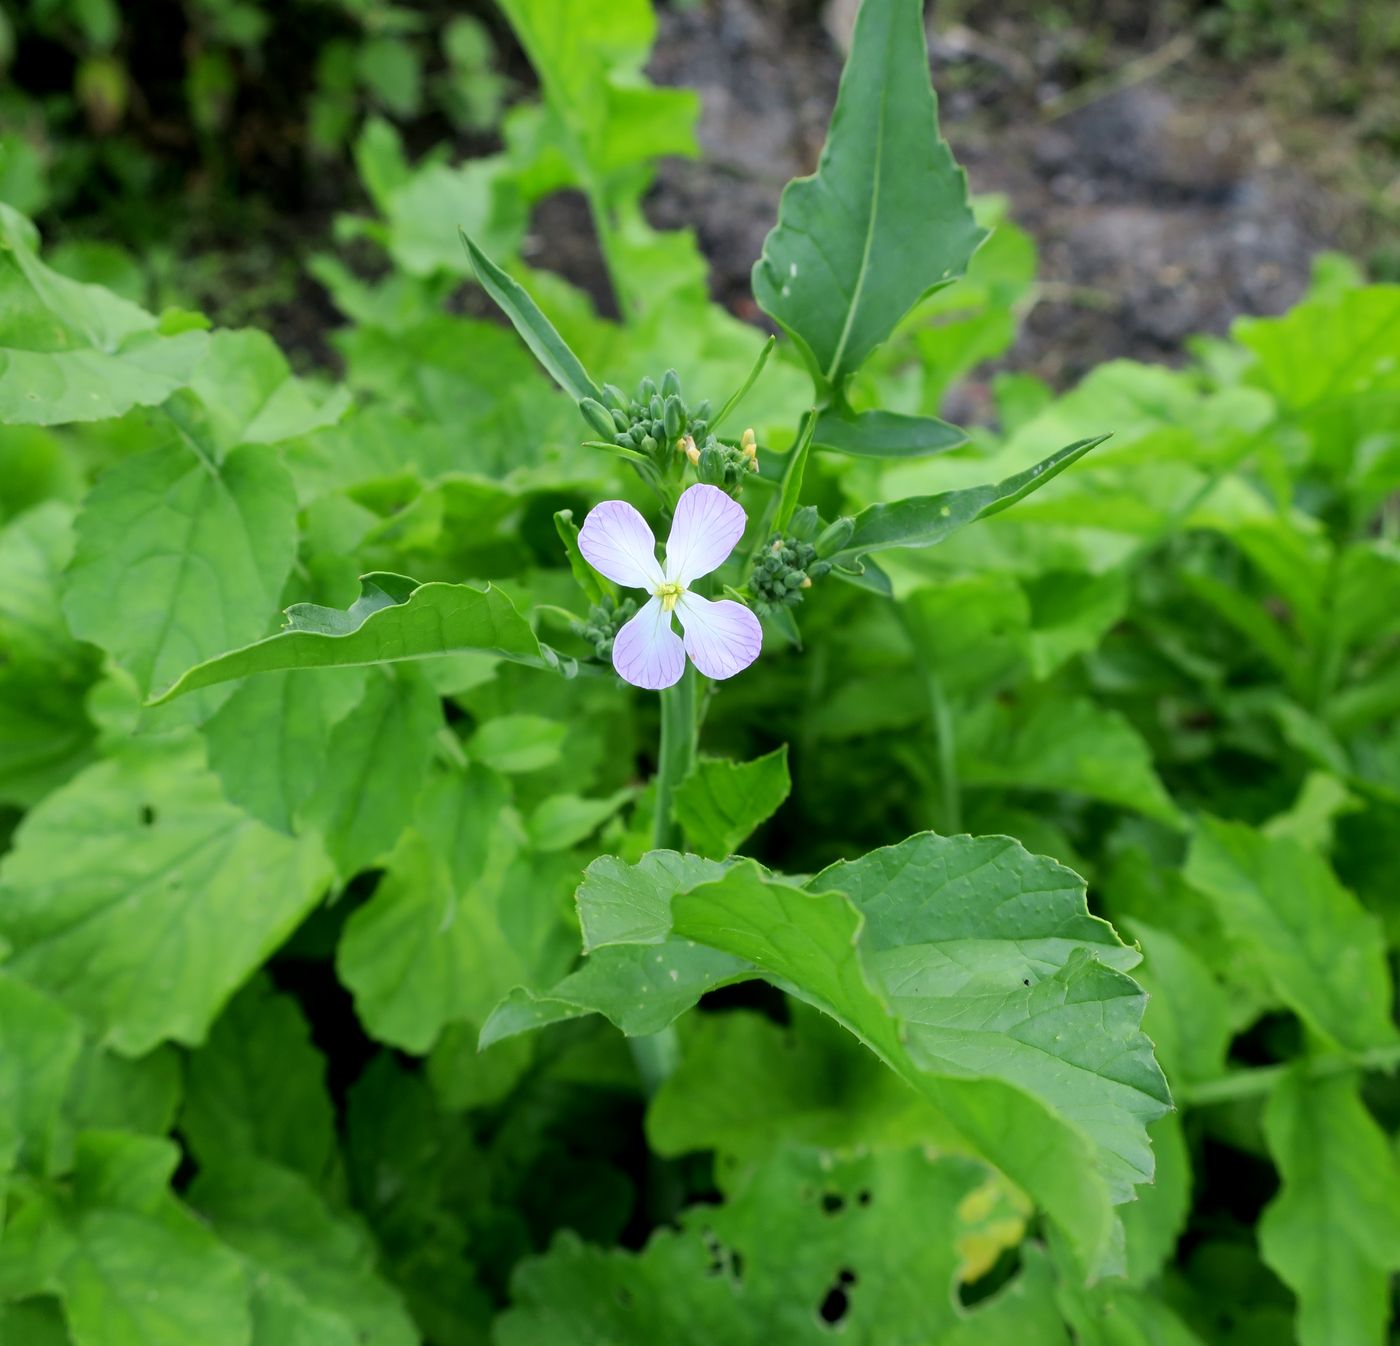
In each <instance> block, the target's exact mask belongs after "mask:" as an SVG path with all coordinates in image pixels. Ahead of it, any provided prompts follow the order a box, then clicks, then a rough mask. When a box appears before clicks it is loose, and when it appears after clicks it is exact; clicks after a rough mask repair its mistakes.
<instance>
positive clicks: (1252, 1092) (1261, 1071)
mask: <svg viewBox="0 0 1400 1346" xmlns="http://www.w3.org/2000/svg"><path fill="white" fill-rule="evenodd" d="M1397 1066H1400V1047H1394V1046H1392V1047H1373V1048H1372V1049H1371V1050H1370V1051H1366V1052H1358V1053H1357V1054H1356V1055H1355V1056H1323V1057H1319V1058H1318V1059H1316V1060H1314V1061H1309V1062H1307V1063H1306V1064H1305V1065H1304V1067H1303V1069H1304V1070H1305V1071H1306V1072H1307V1074H1308V1075H1309V1076H1310V1077H1311V1078H1313V1079H1318V1080H1321V1079H1328V1078H1330V1077H1331V1076H1333V1075H1343V1074H1345V1073H1346V1072H1347V1071H1349V1070H1394V1069H1395V1068H1396V1067H1397ZM1292 1069H1294V1067H1293V1066H1291V1065H1279V1066H1258V1067H1256V1068H1255V1069H1253V1070H1237V1071H1235V1072H1233V1073H1232V1074H1229V1075H1222V1076H1221V1077H1220V1078H1219V1079H1215V1080H1203V1081H1202V1082H1201V1083H1199V1084H1193V1085H1190V1086H1189V1087H1187V1088H1185V1089H1183V1090H1182V1091H1181V1099H1180V1101H1181V1102H1182V1104H1183V1105H1185V1106H1186V1107H1191V1108H1204V1107H1209V1106H1210V1105H1211V1104H1213V1103H1233V1102H1235V1101H1237V1100H1238V1099H1242V1098H1257V1097H1259V1096H1260V1095H1261V1094H1267V1093H1269V1092H1271V1091H1272V1090H1273V1088H1274V1086H1275V1085H1277V1084H1278V1082H1279V1081H1280V1080H1281V1079H1282V1078H1283V1077H1284V1076H1285V1075H1286V1074H1287V1073H1288V1072H1289V1071H1290V1070H1292Z"/></svg>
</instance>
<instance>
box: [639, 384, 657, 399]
mask: <svg viewBox="0 0 1400 1346" xmlns="http://www.w3.org/2000/svg"><path fill="white" fill-rule="evenodd" d="M656 393H657V387H656V380H655V379H651V378H645V379H643V380H642V381H641V383H640V384H639V385H638V387H637V401H638V402H642V403H646V402H650V401H651V399H652V398H653V397H655V396H656Z"/></svg>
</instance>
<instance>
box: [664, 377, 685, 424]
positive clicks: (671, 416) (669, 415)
mask: <svg viewBox="0 0 1400 1346" xmlns="http://www.w3.org/2000/svg"><path fill="white" fill-rule="evenodd" d="M674 372H675V371H674V370H672V371H671V373H674ZM670 376H671V375H670V374H668V375H667V376H666V377H667V378H670ZM662 428H663V429H664V430H665V431H666V438H667V439H668V440H670V439H679V438H680V437H681V431H682V430H684V429H685V412H684V411H682V410H681V399H680V398H679V397H677V396H676V394H675V393H671V394H670V396H668V397H667V398H666V410H665V412H664V414H663V417H662Z"/></svg>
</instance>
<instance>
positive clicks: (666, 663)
mask: <svg viewBox="0 0 1400 1346" xmlns="http://www.w3.org/2000/svg"><path fill="white" fill-rule="evenodd" d="M735 606H736V607H737V606H738V604H735ZM612 659H613V667H614V668H615V669H616V670H617V672H618V675H619V676H620V677H622V678H625V679H626V680H627V681H628V682H630V683H631V684H632V685H633V686H634V687H645V688H646V689H647V690H648V691H653V692H657V691H660V690H661V689H662V688H663V687H671V686H673V685H674V684H675V683H677V682H679V681H680V677H681V674H682V673H683V672H684V671H685V646H684V645H683V644H682V643H681V638H680V637H679V636H678V635H677V634H676V633H675V631H673V630H672V629H671V614H670V613H669V612H667V611H666V610H665V609H664V608H663V607H662V606H661V600H660V599H659V598H653V599H651V600H650V601H649V602H648V603H646V604H645V605H644V606H643V607H642V610H641V611H640V612H639V613H638V614H637V615H636V616H635V617H633V618H632V620H631V621H630V622H628V623H627V625H626V626H624V627H623V628H622V630H621V631H619V632H618V633H617V639H616V640H614V641H613V652H612Z"/></svg>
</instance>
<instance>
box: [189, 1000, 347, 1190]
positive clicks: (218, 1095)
mask: <svg viewBox="0 0 1400 1346" xmlns="http://www.w3.org/2000/svg"><path fill="white" fill-rule="evenodd" d="M325 1074H326V1066H325V1061H324V1060H323V1059H322V1057H321V1054H320V1052H318V1051H317V1050H316V1048H315V1047H314V1046H313V1045H312V1043H311V1031H310V1028H309V1026H308V1025H307V1022H306V1020H305V1018H304V1017H303V1015H302V1012H301V1008H300V1006H298V1004H297V1002H296V1001H295V1000H293V999H292V998H291V997H290V996H286V995H280V994H278V993H277V992H276V991H274V990H273V989H272V986H271V984H270V983H269V982H268V981H267V979H266V978H265V977H262V976H259V977H257V978H255V979H254V980H253V982H251V983H250V984H249V985H248V986H246V987H245V988H244V989H243V990H242V991H240V992H239V993H238V995H236V996H235V997H234V998H233V1000H232V1001H231V1002H230V1004H229V1006H228V1008H227V1009H225V1010H224V1012H223V1013H222V1014H221V1015H220V1016H219V1017H218V1019H217V1020H216V1021H215V1023H214V1027H213V1029H212V1030H211V1031H210V1034H209V1040H208V1041H207V1042H206V1043H205V1044H204V1045H203V1046H202V1047H200V1048H199V1050H198V1051H196V1052H194V1053H193V1054H192V1055H191V1056H190V1058H189V1065H188V1069H187V1072H186V1080H185V1101H184V1106H183V1108H182V1109H181V1112H180V1131H181V1134H182V1135H183V1136H184V1138H185V1141H186V1143H187V1144H188V1145H189V1148H190V1152H191V1153H192V1154H193V1156H194V1158H195V1159H196V1161H197V1162H198V1163H199V1165H200V1167H201V1168H204V1169H221V1168H223V1167H225V1166H227V1165H229V1164H234V1163H237V1162H239V1161H240V1160H242V1159H243V1158H245V1157H247V1158H250V1159H252V1158H256V1159H265V1160H270V1161H272V1162H273V1163H276V1164H279V1165H282V1166H283V1167H284V1168H288V1169H291V1170H294V1171H295V1172H297V1173H300V1174H302V1175H303V1176H304V1177H306V1178H307V1179H309V1180H310V1181H311V1182H313V1183H318V1184H319V1183H321V1182H324V1181H325V1179H326V1177H327V1175H328V1173H329V1172H330V1169H331V1166H332V1160H333V1158H334V1157H335V1155H336V1136H335V1110H334V1108H333V1106H332V1104H331V1100H330V1095H329V1094H328V1093H327V1092H326V1082H325Z"/></svg>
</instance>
